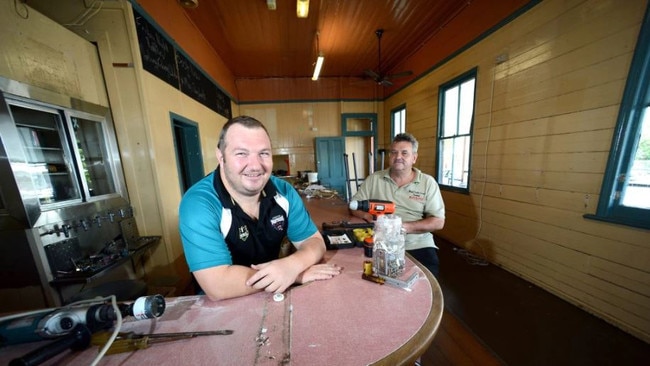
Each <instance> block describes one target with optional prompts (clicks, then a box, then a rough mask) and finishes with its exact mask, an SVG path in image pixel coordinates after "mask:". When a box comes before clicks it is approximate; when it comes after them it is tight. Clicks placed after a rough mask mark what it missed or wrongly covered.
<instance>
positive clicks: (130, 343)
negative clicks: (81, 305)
mask: <svg viewBox="0 0 650 366" xmlns="http://www.w3.org/2000/svg"><path fill="white" fill-rule="evenodd" d="M232 333H233V331H232V330H230V329H225V330H211V331H201V332H179V333H157V334H136V333H133V332H127V333H118V335H117V338H115V340H114V341H113V344H111V346H110V347H109V349H108V350H107V351H106V354H109V355H110V354H116V353H123V352H132V351H136V350H139V349H145V348H147V347H149V346H150V345H152V344H154V343H162V342H171V341H178V340H181V339H188V338H195V337H201V336H211V335H229V334H232ZM111 335H112V332H98V333H95V334H93V335H92V338H91V344H92V345H95V346H100V347H102V346H104V344H106V342H108V339H109V338H110V337H111Z"/></svg>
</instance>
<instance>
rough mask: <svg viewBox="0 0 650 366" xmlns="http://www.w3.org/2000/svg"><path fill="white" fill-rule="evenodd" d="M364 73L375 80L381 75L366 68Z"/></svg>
mask: <svg viewBox="0 0 650 366" xmlns="http://www.w3.org/2000/svg"><path fill="white" fill-rule="evenodd" d="M365 73H366V75H368V76H370V77H371V78H372V79H373V80H375V81H377V82H379V79H381V76H379V74H377V73H376V72H374V71H372V70H366V71H365Z"/></svg>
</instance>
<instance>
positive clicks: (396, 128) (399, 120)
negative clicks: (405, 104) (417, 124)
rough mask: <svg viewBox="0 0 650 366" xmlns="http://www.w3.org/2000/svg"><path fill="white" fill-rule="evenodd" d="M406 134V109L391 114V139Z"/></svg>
mask: <svg viewBox="0 0 650 366" xmlns="http://www.w3.org/2000/svg"><path fill="white" fill-rule="evenodd" d="M404 132H406V108H401V109H399V110H396V111H395V112H393V137H395V136H396V135H397V134H400V133H404Z"/></svg>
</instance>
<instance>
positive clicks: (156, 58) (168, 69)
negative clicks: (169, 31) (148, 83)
mask: <svg viewBox="0 0 650 366" xmlns="http://www.w3.org/2000/svg"><path fill="white" fill-rule="evenodd" d="M133 16H134V18H135V27H136V30H137V33H138V43H139V45H140V54H141V55H142V66H143V67H144V69H145V70H147V71H149V72H150V73H152V74H154V75H156V76H157V77H158V78H160V79H161V80H164V81H165V82H166V83H167V84H169V85H171V86H173V87H174V88H177V89H178V69H177V68H176V59H175V56H176V55H175V53H176V52H175V49H174V46H173V45H172V44H171V43H170V42H169V41H168V40H167V39H165V37H163V35H162V34H160V33H159V32H158V31H157V30H156V28H154V26H153V25H151V24H150V23H149V22H148V21H147V19H145V18H144V17H143V16H142V15H140V14H138V12H137V11H135V9H133Z"/></svg>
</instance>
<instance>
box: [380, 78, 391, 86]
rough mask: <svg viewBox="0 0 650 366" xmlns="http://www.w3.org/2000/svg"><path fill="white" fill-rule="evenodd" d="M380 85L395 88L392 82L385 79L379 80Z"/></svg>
mask: <svg viewBox="0 0 650 366" xmlns="http://www.w3.org/2000/svg"><path fill="white" fill-rule="evenodd" d="M379 85H383V86H393V82H392V81H390V80H388V79H386V78H383V79H381V80H379Z"/></svg>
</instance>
